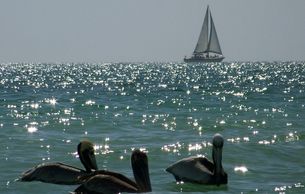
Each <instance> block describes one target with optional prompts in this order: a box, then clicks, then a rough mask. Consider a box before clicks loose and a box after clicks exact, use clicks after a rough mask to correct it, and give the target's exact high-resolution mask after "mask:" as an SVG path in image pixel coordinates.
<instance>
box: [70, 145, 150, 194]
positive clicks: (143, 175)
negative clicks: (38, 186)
mask: <svg viewBox="0 0 305 194" xmlns="http://www.w3.org/2000/svg"><path fill="white" fill-rule="evenodd" d="M131 166H132V170H133V174H134V178H135V181H136V182H134V181H133V180H130V179H129V178H127V177H125V176H124V175H122V174H119V173H115V172H110V171H103V170H98V171H95V172H92V173H91V175H85V176H83V177H80V179H81V180H83V181H84V183H83V184H82V185H81V186H79V187H78V188H77V189H76V190H75V191H74V193H76V194H89V193H90V194H117V193H122V192H127V193H142V192H150V191H151V184H150V178H149V170H148V159H147V155H146V154H145V153H144V152H141V151H140V150H135V151H133V153H132V155H131Z"/></svg>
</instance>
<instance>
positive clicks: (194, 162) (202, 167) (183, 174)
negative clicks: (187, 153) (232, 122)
mask: <svg viewBox="0 0 305 194" xmlns="http://www.w3.org/2000/svg"><path fill="white" fill-rule="evenodd" d="M223 144H224V140H223V137H222V136H221V135H220V134H215V135H214V137H213V150H212V157H213V162H211V161H209V160H208V159H207V158H205V157H196V156H191V157H188V158H184V159H181V160H179V161H177V162H176V163H174V164H172V165H171V166H169V167H168V168H167V169H166V171H167V172H169V173H171V174H173V175H174V177H175V179H176V181H184V182H193V183H199V184H213V185H220V184H227V183H228V175H227V173H226V172H225V171H224V170H223V168H222V164H221V160H222V147H223Z"/></svg>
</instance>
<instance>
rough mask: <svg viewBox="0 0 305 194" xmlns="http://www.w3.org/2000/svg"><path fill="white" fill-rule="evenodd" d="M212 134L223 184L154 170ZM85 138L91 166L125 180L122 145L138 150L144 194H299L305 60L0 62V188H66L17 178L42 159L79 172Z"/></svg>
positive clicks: (126, 159) (303, 170) (204, 148)
mask: <svg viewBox="0 0 305 194" xmlns="http://www.w3.org/2000/svg"><path fill="white" fill-rule="evenodd" d="M215 133H221V134H222V135H223V137H224V139H225V144H224V149H223V166H224V169H225V171H226V172H227V173H228V176H229V182H228V185H227V186H220V187H217V186H204V185H195V184H189V183H184V184H183V183H179V184H178V183H176V182H175V180H174V178H173V177H172V175H170V174H168V173H167V172H165V171H164V169H165V168H166V167H167V166H168V165H170V164H171V163H173V162H174V161H177V160H179V159H181V158H183V157H187V156H190V155H206V156H207V157H208V158H211V148H212V147H211V140H212V137H213V135H214V134H215ZM84 139H87V140H90V141H92V142H93V143H94V145H95V151H96V158H97V162H98V166H99V168H100V169H109V170H115V171H118V172H121V173H123V174H125V175H127V176H129V177H133V175H132V170H131V167H130V154H131V152H132V149H134V148H141V149H143V150H146V151H147V153H148V157H149V167H150V177H151V182H152V189H153V192H152V193H180V192H187V193H202V192H207V193H281V194H283V193H305V188H304V185H305V62H257V63H253V62H236V63H235V62H232V63H215V64H213V63H211V64H196V63H194V64H185V63H100V64H84V63H80V64H72V63H71V64H70V63H66V64H0V147H1V149H0V174H1V176H0V193H8V194H22V193H24V194H25V193H27V194H28V193H44V194H54V193H57V194H60V193H68V192H69V191H73V190H74V189H75V188H76V186H63V185H53V184H46V183H41V182H16V181H15V179H17V178H18V177H19V175H20V174H21V173H22V172H23V171H25V170H27V169H29V168H31V167H33V166H35V165H37V164H39V163H43V162H64V163H66V164H69V165H73V166H77V167H81V168H82V166H81V163H80V161H79V159H78V156H77V153H76V147H77V144H78V143H79V141H80V140H84Z"/></svg>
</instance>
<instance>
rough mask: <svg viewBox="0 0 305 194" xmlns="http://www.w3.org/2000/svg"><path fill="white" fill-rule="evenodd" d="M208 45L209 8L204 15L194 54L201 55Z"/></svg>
mask: <svg viewBox="0 0 305 194" xmlns="http://www.w3.org/2000/svg"><path fill="white" fill-rule="evenodd" d="M208 44H209V7H208V8H207V11H206V13H205V17H204V21H203V25H202V28H201V32H200V35H199V39H198V42H197V45H196V48H195V50H194V53H203V52H205V51H206V50H207V49H208Z"/></svg>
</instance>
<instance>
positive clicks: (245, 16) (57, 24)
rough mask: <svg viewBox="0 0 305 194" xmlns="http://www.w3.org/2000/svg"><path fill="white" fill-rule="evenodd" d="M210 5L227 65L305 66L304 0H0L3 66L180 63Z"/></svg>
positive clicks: (197, 32) (0, 36)
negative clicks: (303, 62) (296, 63)
mask: <svg viewBox="0 0 305 194" xmlns="http://www.w3.org/2000/svg"><path fill="white" fill-rule="evenodd" d="M208 4H209V5H210V9H211V11H212V15H213V19H214V23H215V26H216V30H217V33H218V38H219V41H220V44H221V47H222V50H223V54H224V55H225V57H226V59H225V61H257V60H265V61H266V60H268V61H270V60H305V11H304V10H305V1H304V0H290V1H288V0H89V1H85V0H49V1H47V0H0V62H143V61H182V59H183V57H184V56H185V55H191V53H192V52H193V50H194V47H195V44H196V42H197V39H198V36H199V32H200V29H201V25H202V22H203V18H204V14H205V10H206V6H207V5H208Z"/></svg>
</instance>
